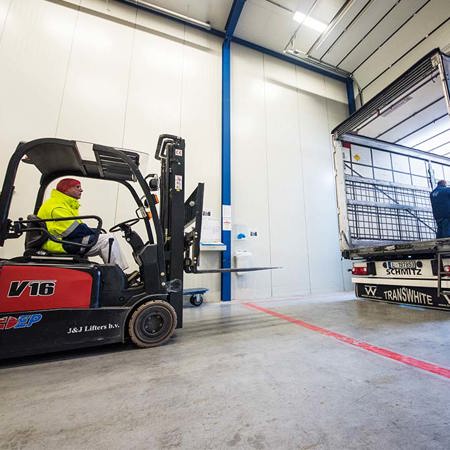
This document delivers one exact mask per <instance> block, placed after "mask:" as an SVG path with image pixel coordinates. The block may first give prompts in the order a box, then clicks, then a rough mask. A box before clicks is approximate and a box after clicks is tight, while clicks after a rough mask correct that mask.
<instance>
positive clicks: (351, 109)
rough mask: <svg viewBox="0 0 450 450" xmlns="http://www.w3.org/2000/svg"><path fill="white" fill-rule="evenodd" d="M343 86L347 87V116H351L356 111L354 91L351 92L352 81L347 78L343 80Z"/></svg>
mask: <svg viewBox="0 0 450 450" xmlns="http://www.w3.org/2000/svg"><path fill="white" fill-rule="evenodd" d="M345 86H346V87H347V100H348V112H349V114H353V113H354V112H355V111H356V105H355V91H354V90H353V79H352V78H350V77H348V78H347V79H346V80H345Z"/></svg>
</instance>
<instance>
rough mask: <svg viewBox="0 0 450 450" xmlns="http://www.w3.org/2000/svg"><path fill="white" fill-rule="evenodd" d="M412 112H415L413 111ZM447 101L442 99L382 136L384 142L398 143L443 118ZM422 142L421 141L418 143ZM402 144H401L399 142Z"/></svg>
mask: <svg viewBox="0 0 450 450" xmlns="http://www.w3.org/2000/svg"><path fill="white" fill-rule="evenodd" d="M411 111H414V110H413V109H412V110H411ZM446 112H447V110H446V106H445V101H444V99H442V100H441V101H438V102H437V103H433V104H430V105H429V106H428V107H427V108H425V109H424V110H423V111H421V112H419V113H417V114H416V115H415V116H414V117H411V118H410V119H408V120H406V121H405V122H403V123H401V124H399V125H398V126H396V127H395V128H394V129H392V130H391V131H389V132H387V133H385V134H383V135H382V136H380V139H381V140H383V141H389V142H397V141H399V140H401V139H402V138H403V137H404V136H407V135H408V134H410V133H411V132H413V131H415V130H418V129H419V128H422V127H423V126H424V125H427V124H429V123H430V122H432V121H433V120H436V119H438V118H439V117H442V116H443V115H444V114H446ZM416 142H420V141H416ZM399 143H400V142H399Z"/></svg>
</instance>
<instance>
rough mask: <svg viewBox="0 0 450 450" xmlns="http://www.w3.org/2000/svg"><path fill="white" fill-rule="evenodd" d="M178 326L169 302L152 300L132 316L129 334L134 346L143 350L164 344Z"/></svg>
mask: <svg viewBox="0 0 450 450" xmlns="http://www.w3.org/2000/svg"><path fill="white" fill-rule="evenodd" d="M176 326H177V314H176V312H175V309H174V308H173V307H172V305H170V304H169V303H168V302H166V301H163V300H152V301H149V302H145V303H144V304H142V305H141V306H139V307H138V308H137V309H136V310H135V311H134V312H133V314H132V315H131V319H130V322H129V324H128V332H129V334H130V338H131V341H132V342H133V344H135V345H137V346H138V347H141V348H149V347H156V346H158V345H161V344H164V343H165V342H166V341H168V340H169V339H170V338H171V336H172V335H173V333H174V331H175V328H176Z"/></svg>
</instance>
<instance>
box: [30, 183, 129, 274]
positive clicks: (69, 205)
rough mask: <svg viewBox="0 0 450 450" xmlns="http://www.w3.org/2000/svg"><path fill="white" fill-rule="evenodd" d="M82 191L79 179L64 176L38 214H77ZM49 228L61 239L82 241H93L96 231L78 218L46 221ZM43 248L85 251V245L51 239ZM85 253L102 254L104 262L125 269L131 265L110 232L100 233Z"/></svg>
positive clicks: (44, 216)
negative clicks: (79, 245) (61, 242)
mask: <svg viewBox="0 0 450 450" xmlns="http://www.w3.org/2000/svg"><path fill="white" fill-rule="evenodd" d="M82 192H83V189H82V187H81V183H80V181H78V180H75V179H73V178H64V179H62V180H61V181H59V183H58V184H57V185H56V189H53V190H52V193H51V195H50V198H49V199H48V200H46V201H45V202H44V203H43V204H42V206H41V207H40V208H39V211H38V214H37V215H38V217H39V218H41V219H57V218H64V217H75V216H78V215H79V214H78V209H79V207H80V203H79V202H78V200H79V199H80V197H81V194H82ZM47 229H48V231H49V233H50V234H52V235H53V236H55V237H57V238H58V239H64V240H65V241H72V242H77V243H81V244H88V243H89V242H92V240H93V239H94V235H95V233H96V232H95V230H93V229H92V228H90V227H88V226H87V225H86V224H85V223H83V222H82V221H81V220H79V219H77V220H70V219H69V220H63V221H58V222H47ZM110 241H111V242H110ZM110 246H111V249H110ZM42 248H43V249H44V250H47V251H49V252H51V253H71V254H83V253H84V251H85V248H82V247H78V246H76V245H73V246H72V245H70V244H60V243H58V242H54V241H52V240H50V239H49V240H48V241H47V242H46V243H45V244H44V245H43V246H42ZM85 254H86V256H97V255H100V257H101V258H102V259H103V262H105V263H108V262H109V263H111V264H117V265H118V266H119V267H120V268H121V269H122V270H125V269H127V268H128V264H127V262H126V260H125V258H124V256H123V255H122V252H121V250H120V247H119V243H118V242H117V240H116V239H115V238H114V235H113V234H111V233H105V234H100V235H99V236H98V240H97V242H96V243H95V244H94V246H93V247H91V248H89V250H88V251H87V252H86V253H85ZM108 258H109V261H108Z"/></svg>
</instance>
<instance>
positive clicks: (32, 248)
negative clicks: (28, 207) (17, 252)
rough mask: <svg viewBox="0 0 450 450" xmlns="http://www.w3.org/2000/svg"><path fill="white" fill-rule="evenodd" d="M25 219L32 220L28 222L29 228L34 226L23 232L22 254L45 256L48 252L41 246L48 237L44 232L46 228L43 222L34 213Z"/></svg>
mask: <svg viewBox="0 0 450 450" xmlns="http://www.w3.org/2000/svg"><path fill="white" fill-rule="evenodd" d="M27 220H31V221H32V222H31V223H30V228H35V230H31V231H27V232H26V233H25V252H24V254H23V256H33V255H40V256H47V255H48V252H47V251H46V250H43V249H42V248H41V247H42V246H43V245H44V244H45V242H46V241H47V239H48V237H47V235H46V234H45V232H44V230H46V229H47V227H46V226H45V222H41V220H40V219H39V217H38V216H36V215H34V214H29V215H28V216H27Z"/></svg>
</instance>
